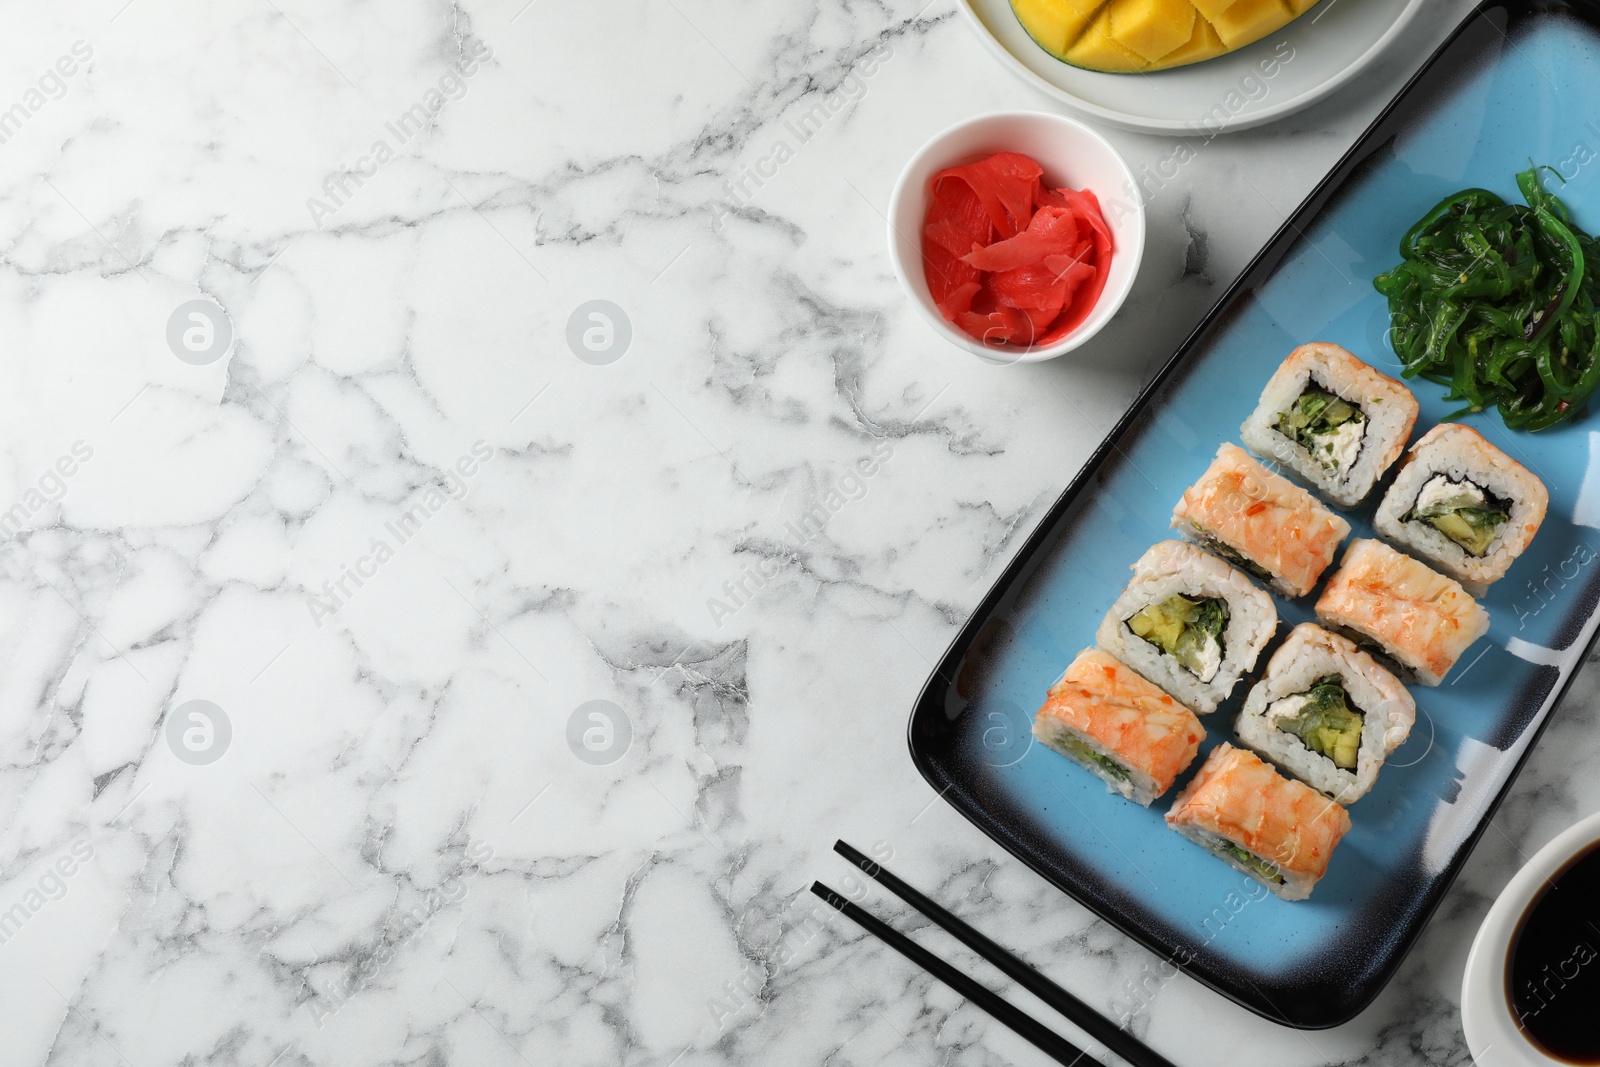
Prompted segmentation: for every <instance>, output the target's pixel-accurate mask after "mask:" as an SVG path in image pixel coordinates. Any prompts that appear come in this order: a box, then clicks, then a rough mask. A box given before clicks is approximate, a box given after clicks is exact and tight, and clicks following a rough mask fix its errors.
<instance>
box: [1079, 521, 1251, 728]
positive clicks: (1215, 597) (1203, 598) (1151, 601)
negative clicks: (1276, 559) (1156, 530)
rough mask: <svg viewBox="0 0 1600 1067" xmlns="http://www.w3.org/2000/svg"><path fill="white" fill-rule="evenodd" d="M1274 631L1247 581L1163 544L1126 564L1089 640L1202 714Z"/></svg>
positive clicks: (1187, 549) (1185, 548)
mask: <svg viewBox="0 0 1600 1067" xmlns="http://www.w3.org/2000/svg"><path fill="white" fill-rule="evenodd" d="M1277 628H1278V612H1277V610H1276V609H1275V608H1274V607H1273V606H1272V598H1271V597H1270V596H1268V595H1267V594H1266V593H1263V592H1262V591H1261V590H1260V589H1258V588H1256V586H1255V585H1254V584H1253V583H1252V582H1251V581H1250V579H1248V578H1246V577H1245V576H1244V575H1242V574H1240V573H1239V572H1238V571H1236V570H1234V569H1233V568H1232V567H1230V566H1228V565H1227V564H1226V563H1224V562H1222V560H1220V559H1218V558H1217V557H1215V556H1212V555H1208V554H1206V553H1205V552H1202V551H1201V550H1200V549H1198V548H1196V547H1195V546H1193V545H1188V544H1184V543H1183V542H1182V541H1162V542H1161V543H1160V544H1158V545H1154V546H1153V547H1151V548H1150V549H1149V550H1148V551H1147V552H1145V554H1144V555H1143V556H1141V557H1139V561H1138V562H1137V563H1135V564H1134V565H1133V580H1132V581H1131V582H1129V583H1128V587H1127V588H1126V589H1124V590H1123V591H1122V595H1121V596H1119V597H1117V601H1116V603H1115V604H1113V605H1111V610H1110V611H1109V612H1107V613H1106V617H1105V618H1104V619H1102V620H1101V622H1100V629H1099V630H1098V631H1097V632H1096V633H1095V643H1096V644H1098V645H1099V646H1100V647H1101V648H1102V649H1104V650H1105V651H1107V652H1109V653H1110V654H1111V655H1113V656H1115V657H1116V658H1117V659H1119V660H1121V661H1122V662H1123V663H1126V664H1127V665H1128V666H1130V667H1132V668H1133V669H1134V670H1136V671H1138V672H1139V673H1140V674H1142V675H1144V676H1145V677H1146V678H1148V679H1149V680H1150V681H1152V682H1154V683H1155V684H1156V685H1158V686H1160V687H1161V688H1162V689H1164V690H1166V691H1167V692H1168V693H1171V694H1172V695H1173V696H1175V697H1177V698H1178V699H1179V700H1181V701H1182V702H1183V703H1184V704H1186V705H1187V706H1189V707H1190V708H1193V709H1194V710H1195V711H1196V712H1198V713H1199V714H1201V715H1205V714H1208V713H1210V712H1213V711H1215V710H1216V709H1217V705H1218V704H1219V703H1221V702H1222V701H1223V700H1226V699H1227V697H1228V694H1229V693H1231V692H1232V691H1233V687H1234V686H1235V685H1237V684H1238V682H1239V679H1240V678H1242V677H1243V676H1244V674H1245V672H1247V671H1248V670H1250V668H1251V667H1254V666H1255V662H1256V659H1257V658H1258V657H1259V656H1260V655H1261V650H1262V649H1263V648H1265V647H1266V644H1267V642H1268V641H1269V640H1270V639H1271V638H1272V634H1273V632H1274V631H1276V630H1277Z"/></svg>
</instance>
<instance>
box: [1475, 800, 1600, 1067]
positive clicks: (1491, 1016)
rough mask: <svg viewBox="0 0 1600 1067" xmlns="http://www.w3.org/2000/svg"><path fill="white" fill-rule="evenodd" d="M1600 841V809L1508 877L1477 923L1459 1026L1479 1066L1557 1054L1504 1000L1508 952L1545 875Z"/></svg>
mask: <svg viewBox="0 0 1600 1067" xmlns="http://www.w3.org/2000/svg"><path fill="white" fill-rule="evenodd" d="M1596 841H1600V813H1596V814H1594V815H1591V816H1589V817H1588V818H1587V819H1584V820H1583V821H1582V822H1580V823H1578V824H1577V825H1576V826H1573V827H1572V828H1571V829H1569V830H1566V831H1564V832H1563V833H1561V834H1560V835H1559V836H1558V837H1557V838H1556V839H1555V840H1554V841H1552V842H1550V843H1549V844H1548V845H1546V846H1545V847H1544V848H1542V849H1540V850H1539V852H1538V854H1537V855H1535V856H1534V857H1533V859H1531V860H1529V861H1528V864H1527V866H1525V867H1523V868H1522V870H1520V871H1518V872H1517V873H1516V876H1515V877H1513V878H1512V879H1511V881H1510V882H1508V883H1506V887H1505V889H1504V890H1502V891H1501V893H1500V896H1499V897H1497V898H1496V899H1495V902H1494V906H1493V907H1491V908H1490V909H1489V914H1488V915H1487V916H1485V917H1484V920H1483V925H1482V926H1480V927H1479V928H1478V936H1477V937H1476V938H1474V939H1473V941H1472V951H1471V952H1469V953H1468V954H1467V973H1466V977H1465V978H1464V979H1462V983H1461V1026H1462V1029H1463V1030H1465V1031H1466V1035H1467V1047H1468V1048H1469V1049H1470V1050H1471V1051H1472V1057H1473V1060H1474V1062H1475V1063H1476V1064H1477V1067H1547V1065H1554V1064H1567V1063H1568V1061H1566V1060H1558V1059H1554V1058H1552V1057H1551V1056H1549V1055H1547V1054H1546V1053H1545V1052H1544V1051H1543V1050H1542V1049H1540V1048H1539V1047H1538V1046H1536V1045H1534V1044H1533V1043H1532V1042H1531V1041H1529V1040H1528V1039H1527V1038H1526V1037H1524V1036H1523V1035H1522V1031H1521V1030H1520V1029H1519V1028H1518V1026H1517V1019H1516V1016H1515V1015H1513V1014H1512V1012H1511V1005H1510V1004H1509V1003H1508V1002H1507V1000H1506V955H1507V954H1508V953H1509V952H1510V950H1511V936H1512V935H1513V934H1514V933H1516V930H1517V923H1518V921H1519V920H1521V918H1522V916H1523V913H1524V912H1526V911H1527V910H1528V905H1529V904H1530V903H1532V901H1533V898H1534V897H1535V896H1537V895H1538V893H1539V891H1540V890H1541V889H1543V888H1544V887H1545V883H1546V880H1547V879H1549V878H1550V877H1552V876H1553V875H1555V873H1556V872H1557V871H1559V870H1561V868H1562V867H1564V866H1566V864H1567V862H1568V861H1569V860H1571V859H1572V858H1573V857H1574V856H1577V855H1578V854H1579V853H1581V852H1585V851H1587V850H1588V849H1589V847H1590V846H1592V845H1593V844H1594V843H1595V842H1596Z"/></svg>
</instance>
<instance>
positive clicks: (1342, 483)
mask: <svg viewBox="0 0 1600 1067" xmlns="http://www.w3.org/2000/svg"><path fill="white" fill-rule="evenodd" d="M1416 422H1417V398H1416V397H1414V396H1412V395H1411V390H1409V389H1407V388H1406V387H1405V386H1404V385H1401V384H1400V383H1399V382H1397V381H1395V380H1394V379H1393V378H1391V377H1389V376H1388V375H1387V374H1384V373H1382V372H1380V371H1376V370H1374V369H1372V368H1371V367H1369V366H1367V365H1366V364H1365V363H1363V362H1361V361H1360V360H1359V359H1357V358H1356V357H1355V356H1352V355H1351V354H1350V353H1349V352H1346V351H1345V350H1344V349H1342V348H1340V347H1339V346H1338V345H1333V344H1325V343H1322V342H1315V343H1312V344H1308V345H1301V346H1300V347H1299V348H1297V349H1295V350H1294V351H1293V352H1290V353H1289V358H1288V359H1286V360H1284V361H1283V365H1282V366H1280V367H1279V368H1278V369H1277V371H1276V373H1274V374H1273V375H1272V378H1271V379H1270V380H1269V381H1268V382H1267V385H1266V388H1265V389H1263V390H1262V391H1261V401H1260V403H1259V404H1258V405H1257V407H1256V410H1255V411H1254V412H1253V413H1252V414H1251V415H1250V417H1249V418H1248V419H1246V420H1245V423H1244V426H1243V427H1241V428H1240V436H1241V437H1242V438H1243V440H1244V443H1245V444H1246V445H1248V446H1249V447H1250V450H1251V451H1253V452H1255V453H1256V454H1257V455H1260V456H1268V457H1270V458H1272V459H1275V460H1277V461H1278V462H1280V463H1282V464H1283V465H1284V466H1286V467H1288V468H1289V469H1290V470H1292V471H1294V473H1295V474H1297V475H1299V476H1300V478H1302V479H1303V480H1304V481H1305V482H1306V483H1307V484H1309V485H1311V486H1312V487H1313V488H1315V489H1316V490H1317V491H1318V492H1320V493H1321V494H1322V495H1323V496H1325V497H1326V498H1327V499H1329V500H1331V501H1332V502H1333V503H1334V504H1335V505H1337V506H1338V507H1342V508H1352V507H1355V506H1356V505H1357V504H1360V503H1361V502H1362V501H1363V500H1365V499H1366V498H1367V496H1368V495H1370V494H1371V492H1372V488H1373V486H1375V485H1377V484H1378V479H1379V478H1382V477H1383V472H1384V471H1386V470H1388V469H1389V467H1390V465H1391V464H1393V463H1394V461H1395V460H1397V459H1399V458H1400V453H1401V451H1402V450H1404V449H1405V447H1406V441H1407V439H1409V438H1410V437H1411V428H1412V427H1413V426H1415V425H1416Z"/></svg>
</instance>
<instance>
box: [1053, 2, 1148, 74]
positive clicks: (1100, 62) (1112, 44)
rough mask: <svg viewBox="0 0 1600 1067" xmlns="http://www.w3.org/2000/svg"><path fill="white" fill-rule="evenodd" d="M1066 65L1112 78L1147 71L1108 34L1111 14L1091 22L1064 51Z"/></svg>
mask: <svg viewBox="0 0 1600 1067" xmlns="http://www.w3.org/2000/svg"><path fill="white" fill-rule="evenodd" d="M1066 60H1067V62H1068V63H1071V64H1073V65H1074V66H1079V67H1088V68H1090V69H1091V70H1104V71H1109V72H1111V73H1114V74H1131V73H1133V72H1135V71H1140V70H1147V69H1149V67H1150V62H1149V60H1147V59H1145V58H1144V57H1143V56H1141V55H1139V53H1137V52H1135V51H1133V49H1131V48H1128V47H1127V46H1126V45H1124V44H1122V42H1120V41H1118V40H1117V39H1116V37H1115V36H1113V35H1112V32H1111V12H1109V11H1107V12H1104V13H1102V14H1101V16H1100V17H1099V18H1097V19H1095V20H1094V22H1093V23H1092V24H1091V25H1090V26H1089V28H1088V29H1087V30H1085V31H1084V32H1083V36H1082V37H1079V38H1078V40H1077V42H1076V43H1074V44H1073V45H1072V47H1071V48H1068V49H1067V55H1066Z"/></svg>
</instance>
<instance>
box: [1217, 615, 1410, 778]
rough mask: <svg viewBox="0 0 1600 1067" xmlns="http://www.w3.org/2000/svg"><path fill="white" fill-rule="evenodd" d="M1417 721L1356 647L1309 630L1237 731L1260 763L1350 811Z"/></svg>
mask: <svg viewBox="0 0 1600 1067" xmlns="http://www.w3.org/2000/svg"><path fill="white" fill-rule="evenodd" d="M1416 719H1417V705H1416V702H1415V701H1414V700H1412V699H1411V694H1410V693H1408V692H1406V688H1405V686H1403V685H1401V684H1400V680H1399V679H1398V678H1396V677H1395V676H1394V675H1392V674H1390V673H1389V672H1388V671H1386V670H1384V669H1383V668H1382V667H1380V666H1379V665H1378V664H1377V663H1376V662H1375V661H1374V660H1373V659H1372V657H1371V656H1369V655H1367V654H1366V653H1365V652H1363V651H1361V650H1360V649H1359V648H1357V647H1356V646H1355V643H1354V642H1352V641H1350V640H1349V639H1347V638H1344V637H1340V636H1339V635H1338V634H1333V633H1329V632H1328V631H1327V630H1324V629H1323V628H1322V627H1320V626H1317V625H1315V624H1313V623H1309V622H1306V623H1301V624H1300V625H1299V626H1296V627H1295V628H1294V629H1293V630H1291V631H1290V632H1289V637H1288V639H1287V640H1285V641H1284V643H1283V644H1282V645H1281V646H1280V647H1279V648H1278V650H1277V651H1276V652H1274V653H1273V654H1272V659H1271V660H1269V661H1268V663H1267V673H1266V676H1265V677H1263V678H1262V679H1261V681H1259V682H1257V683H1256V684H1255V686H1254V687H1252V688H1251V690H1250V695H1249V696H1248V697H1246V698H1245V702H1244V710H1243V711H1241V712H1240V713H1239V719H1238V722H1237V723H1236V724H1235V729H1236V730H1237V732H1238V734H1239V739H1240V740H1241V741H1243V742H1244V743H1245V744H1246V745H1248V746H1249V747H1250V748H1252V749H1254V750H1255V752H1256V753H1257V754H1258V755H1260V756H1262V757H1263V758H1265V759H1267V760H1269V761H1270V762H1272V763H1274V764H1276V765H1277V766H1278V767H1280V768H1281V769H1283V770H1284V771H1286V772H1288V773H1289V774H1292V775H1294V776H1295V777H1296V778H1298V779H1300V780H1301V781H1302V782H1304V783H1306V784H1307V785H1309V786H1311V788H1313V789H1315V790H1317V791H1318V792H1320V793H1323V794H1325V795H1326V796H1330V797H1332V798H1334V799H1335V800H1337V801H1339V802H1340V803H1341V804H1349V803H1352V802H1354V801H1356V800H1359V799H1360V798H1361V797H1363V796H1365V795H1366V793H1367V791H1368V790H1370V789H1371V788H1372V786H1373V783H1374V782H1376V781H1377V779H1378V771H1379V770H1380V769H1381V768H1382V767H1383V762H1384V760H1386V759H1387V758H1388V757H1389V753H1391V752H1393V751H1394V750H1395V749H1396V748H1398V747H1399V746H1400V745H1401V744H1402V743H1403V742H1404V741H1405V739H1406V738H1407V737H1408V736H1410V734H1411V727H1412V725H1413V724H1414V723H1415V722H1416Z"/></svg>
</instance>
